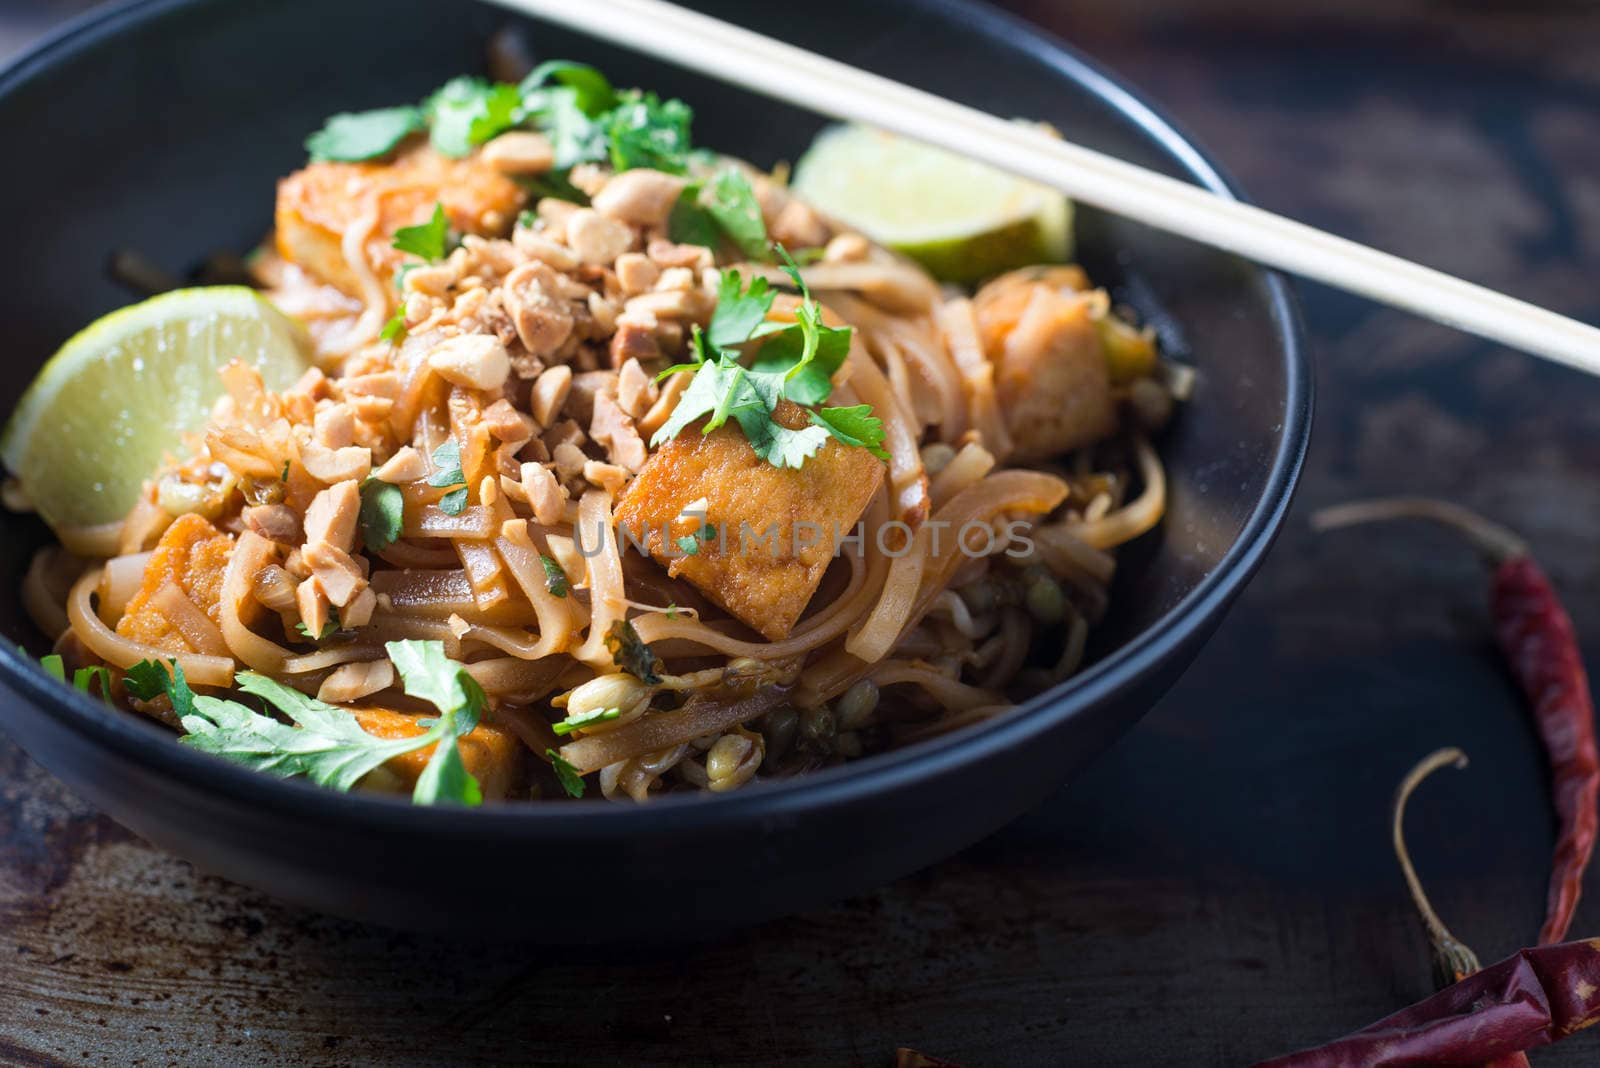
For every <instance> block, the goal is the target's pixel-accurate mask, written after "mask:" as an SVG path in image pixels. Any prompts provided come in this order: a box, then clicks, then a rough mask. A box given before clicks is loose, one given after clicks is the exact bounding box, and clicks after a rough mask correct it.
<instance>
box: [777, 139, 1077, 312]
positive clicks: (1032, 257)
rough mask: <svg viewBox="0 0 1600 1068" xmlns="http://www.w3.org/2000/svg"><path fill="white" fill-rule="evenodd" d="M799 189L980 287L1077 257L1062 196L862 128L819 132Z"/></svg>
mask: <svg viewBox="0 0 1600 1068" xmlns="http://www.w3.org/2000/svg"><path fill="white" fill-rule="evenodd" d="M794 190H795V192H796V193H797V194H799V195H800V196H801V197H802V198H803V199H805V200H807V201H809V202H810V203H811V204H812V205H813V206H815V207H816V208H818V209H819V210H821V211H822V212H824V213H826V214H828V215H831V216H833V217H834V218H836V219H838V220H839V221H840V222H843V223H846V224H847V225H849V226H853V227H855V228H856V229H858V230H860V231H861V232H862V233H864V234H866V235H867V236H868V237H871V238H872V239H874V240H875V241H878V242H879V243H881V244H884V245H887V246H888V247H890V248H893V249H896V250H897V251H900V252H903V253H905V254H906V255H908V256H910V257H911V258H912V259H915V260H917V261H918V262H920V263H921V264H922V265H923V266H924V267H926V268H927V269H928V270H929V272H930V273H932V274H933V275H934V276H935V277H937V278H939V279H941V280H942V281H947V282H967V283H971V282H977V281H981V280H982V279H985V278H988V277H991V276H993V275H997V274H1001V273H1003V272H1005V271H1008V270H1012V269H1013V268H1016V267H1026V266H1028V265H1030V264H1034V263H1061V262H1065V261H1066V260H1067V258H1068V257H1069V256H1070V255H1071V253H1072V204H1071V202H1070V201H1068V200H1067V199H1066V198H1065V197H1063V196H1062V195H1061V194H1060V193H1058V192H1056V191H1055V190H1053V189H1049V188H1047V187H1045V186H1041V185H1038V184H1036V183H1033V182H1028V181H1024V180H1023V179H1020V178H1014V177H1012V176H1010V175H1008V174H1005V173H1004V172H1002V171H998V170H996V169H994V168H993V167H990V166H988V165H987V164H984V163H979V162H977V161H975V160H970V159H965V158H963V157H961V156H957V155H955V154H953V153H950V152H946V151H945V150H943V149H939V148H933V147H932V146H930V145H924V144H922V143H920V142H918V141H912V140H910V139H908V138H904V137H900V136H898V135H896V134H890V133H885V132H883V131H881V130H874V129H870V128H868V127H864V126H834V127H831V128H829V129H827V130H824V131H823V132H822V133H821V134H820V135H818V137H817V139H816V141H815V142H813V144H812V146H811V148H810V149H809V150H808V151H807V152H806V154H805V155H804V156H803V157H801V159H800V162H799V163H798V164H797V165H796V168H795V178H794Z"/></svg>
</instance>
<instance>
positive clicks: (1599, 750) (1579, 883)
mask: <svg viewBox="0 0 1600 1068" xmlns="http://www.w3.org/2000/svg"><path fill="white" fill-rule="evenodd" d="M1402 518H1422V519H1432V520H1436V521H1438V522H1442V523H1445V524H1447V525H1449V526H1451V527H1454V528H1455V529H1456V530H1458V531H1461V532H1462V533H1464V534H1465V535H1466V536H1467V537H1468V538H1469V539H1471V541H1472V542H1473V544H1474V545H1476V546H1477V547H1478V549H1479V551H1481V552H1482V553H1483V554H1484V556H1485V557H1486V558H1487V559H1488V561H1489V562H1490V563H1491V564H1492V565H1493V566H1494V579H1493V583H1492V585H1491V588H1490V593H1489V609H1490V613H1491V615H1492V616H1493V619H1494V631H1495V638H1496V639H1497V640H1498V642H1499V645H1500V651H1501V653H1502V654H1503V655H1504V656H1505V658H1506V661H1507V663H1508V665H1509V666H1510V668H1511V671H1512V673H1513V674H1514V675H1516V677H1517V681H1518V683H1519V684H1520V685H1521V686H1522V691H1523V693H1524V694H1525V695H1526V696H1527V698H1528V701H1529V702H1530V703H1531V704H1532V706H1533V718H1534V723H1535V725H1536V726H1537V727H1538V731H1539V737H1540V739H1541V740H1542V741H1543V742H1544V747H1545V752H1546V755H1547V757H1548V759H1549V764H1550V780H1551V801H1552V803H1553V804H1554V806H1555V810H1556V817H1557V820H1558V822H1559V825H1560V826H1559V831H1558V833H1557V836H1556V848H1555V856H1554V857H1553V858H1552V861H1551V871H1550V892H1549V896H1548V899H1547V902H1546V905H1545V920H1544V926H1543V928H1542V929H1541V930H1540V932H1539V942H1540V943H1541V944H1549V943H1552V942H1559V941H1560V940H1561V939H1563V938H1565V937H1566V935H1567V930H1568V929H1569V928H1570V927H1571V925H1572V914H1573V911H1574V910H1575V909H1576V908H1577V906H1578V897H1579V895H1580V894H1581V893H1582V891H1583V873H1584V871H1585V870H1586V869H1587V868H1588V866H1589V860H1590V857H1591V856H1592V855H1593V853H1594V846H1595V834H1596V831H1597V829H1600V809H1597V807H1596V805H1597V802H1600V747H1597V746H1596V744H1595V725H1594V702H1593V700H1592V699H1591V697H1590V695H1589V677H1588V675H1587V674H1586V673H1585V671H1584V668H1583V658H1582V655H1581V654H1580V652H1579V650H1578V639H1577V637H1576V635H1575V634H1574V633H1573V630H1572V619H1571V617H1570V616H1568V615H1567V611H1566V609H1565V608H1563V607H1562V606H1561V601H1560V599H1559V598H1558V597H1557V596H1556V592H1555V589H1554V587H1552V586H1551V584H1550V580H1549V578H1548V577H1546V575H1545V573H1544V570H1543V569H1542V568H1540V567H1539V565H1538V564H1537V563H1535V562H1534V560H1533V557H1532V556H1530V555H1529V554H1528V548H1527V546H1526V545H1525V544H1524V543H1523V541H1522V539H1521V538H1519V537H1517V536H1516V535H1515V534H1513V533H1511V532H1510V531H1509V530H1506V529H1505V528H1503V527H1500V526H1498V525H1496V524H1494V523H1491V522H1489V521H1488V520H1487V519H1484V518H1483V517H1481V516H1479V515H1476V514H1475V513H1473V512H1470V511H1468V510H1467V509H1465V508H1461V507H1459V506H1457V505H1453V504H1448V503H1446V502H1444V501H1433V500H1428V499H1426V498H1416V497H1405V498H1394V499H1391V500H1380V501H1364V502H1360V503H1357V504H1348V505H1342V506H1340V507H1337V508H1329V509H1327V510H1325V511H1322V512H1319V513H1318V514H1317V515H1315V516H1313V517H1312V520H1311V521H1312V525H1313V526H1314V527H1316V528H1317V529H1323V530H1325V529H1329V528H1332V527H1342V526H1348V525H1350V524H1353V523H1364V522H1370V521H1374V520H1382V519H1402Z"/></svg>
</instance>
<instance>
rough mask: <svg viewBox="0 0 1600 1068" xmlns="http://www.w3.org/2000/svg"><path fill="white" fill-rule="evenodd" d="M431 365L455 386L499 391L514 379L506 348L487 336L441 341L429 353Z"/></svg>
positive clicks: (472, 335)
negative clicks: (508, 381)
mask: <svg viewBox="0 0 1600 1068" xmlns="http://www.w3.org/2000/svg"><path fill="white" fill-rule="evenodd" d="M428 366H429V367H432V368H433V369H434V370H435V371H437V372H438V373H439V377H441V378H443V379H444V380H445V381H446V382H449V383H451V384H452V385H457V386H465V387H466V388H468V389H499V388H500V387H501V386H503V385H505V382H506V379H507V378H510V377H511V359H510V357H509V356H508V355H507V354H506V347H505V346H504V345H502V344H501V343H500V342H499V341H498V340H497V339H495V338H493V337H490V336H488V335H487V334H462V335H460V336H459V337H453V338H450V339H448V340H446V341H443V342H440V343H439V345H438V346H437V347H436V348H434V350H433V351H432V352H430V353H428Z"/></svg>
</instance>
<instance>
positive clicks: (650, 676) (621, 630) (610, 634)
mask: <svg viewBox="0 0 1600 1068" xmlns="http://www.w3.org/2000/svg"><path fill="white" fill-rule="evenodd" d="M605 643H606V648H607V649H609V650H611V661H612V663H614V664H616V665H617V667H619V668H621V669H622V670H623V671H626V672H627V673H628V674H630V675H632V676H633V677H634V678H636V679H638V680H639V681H640V682H643V683H646V684H648V685H651V686H654V685H655V684H656V683H658V682H660V681H661V675H660V674H659V673H658V672H657V671H656V669H657V668H658V667H660V666H661V661H660V660H659V659H658V658H657V657H656V654H655V651H654V650H653V649H651V648H650V647H649V646H648V645H646V644H645V643H644V641H643V639H641V638H640V637H639V632H638V631H636V630H634V629H633V624H632V623H629V622H628V621H627V620H626V619H619V620H617V621H616V622H615V623H613V624H611V628H610V629H609V630H607V631H606V636H605Z"/></svg>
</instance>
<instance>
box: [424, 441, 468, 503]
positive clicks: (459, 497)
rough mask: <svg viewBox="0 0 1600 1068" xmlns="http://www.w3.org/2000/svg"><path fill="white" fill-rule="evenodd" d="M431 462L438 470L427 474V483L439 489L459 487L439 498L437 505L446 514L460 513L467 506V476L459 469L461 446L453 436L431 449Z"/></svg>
mask: <svg viewBox="0 0 1600 1068" xmlns="http://www.w3.org/2000/svg"><path fill="white" fill-rule="evenodd" d="M433 464H434V466H435V467H437V468H438V469H439V470H437V471H435V472H434V473H433V474H431V475H429V476H428V485H430V486H434V487H436V488H439V489H443V488H444V487H446V486H460V487H461V488H460V489H456V490H451V491H450V492H449V493H446V494H445V495H444V496H443V497H441V498H439V507H440V508H441V509H443V510H444V512H445V514H446V515H460V514H461V513H462V512H463V511H464V510H465V509H466V507H467V487H466V486H465V485H464V483H465V482H466V480H467V477H466V475H465V474H463V473H462V471H461V446H460V445H459V444H458V443H457V442H456V440H455V439H454V438H450V439H449V440H447V441H445V442H444V444H442V445H440V446H439V447H438V448H437V449H434V450H433Z"/></svg>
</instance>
